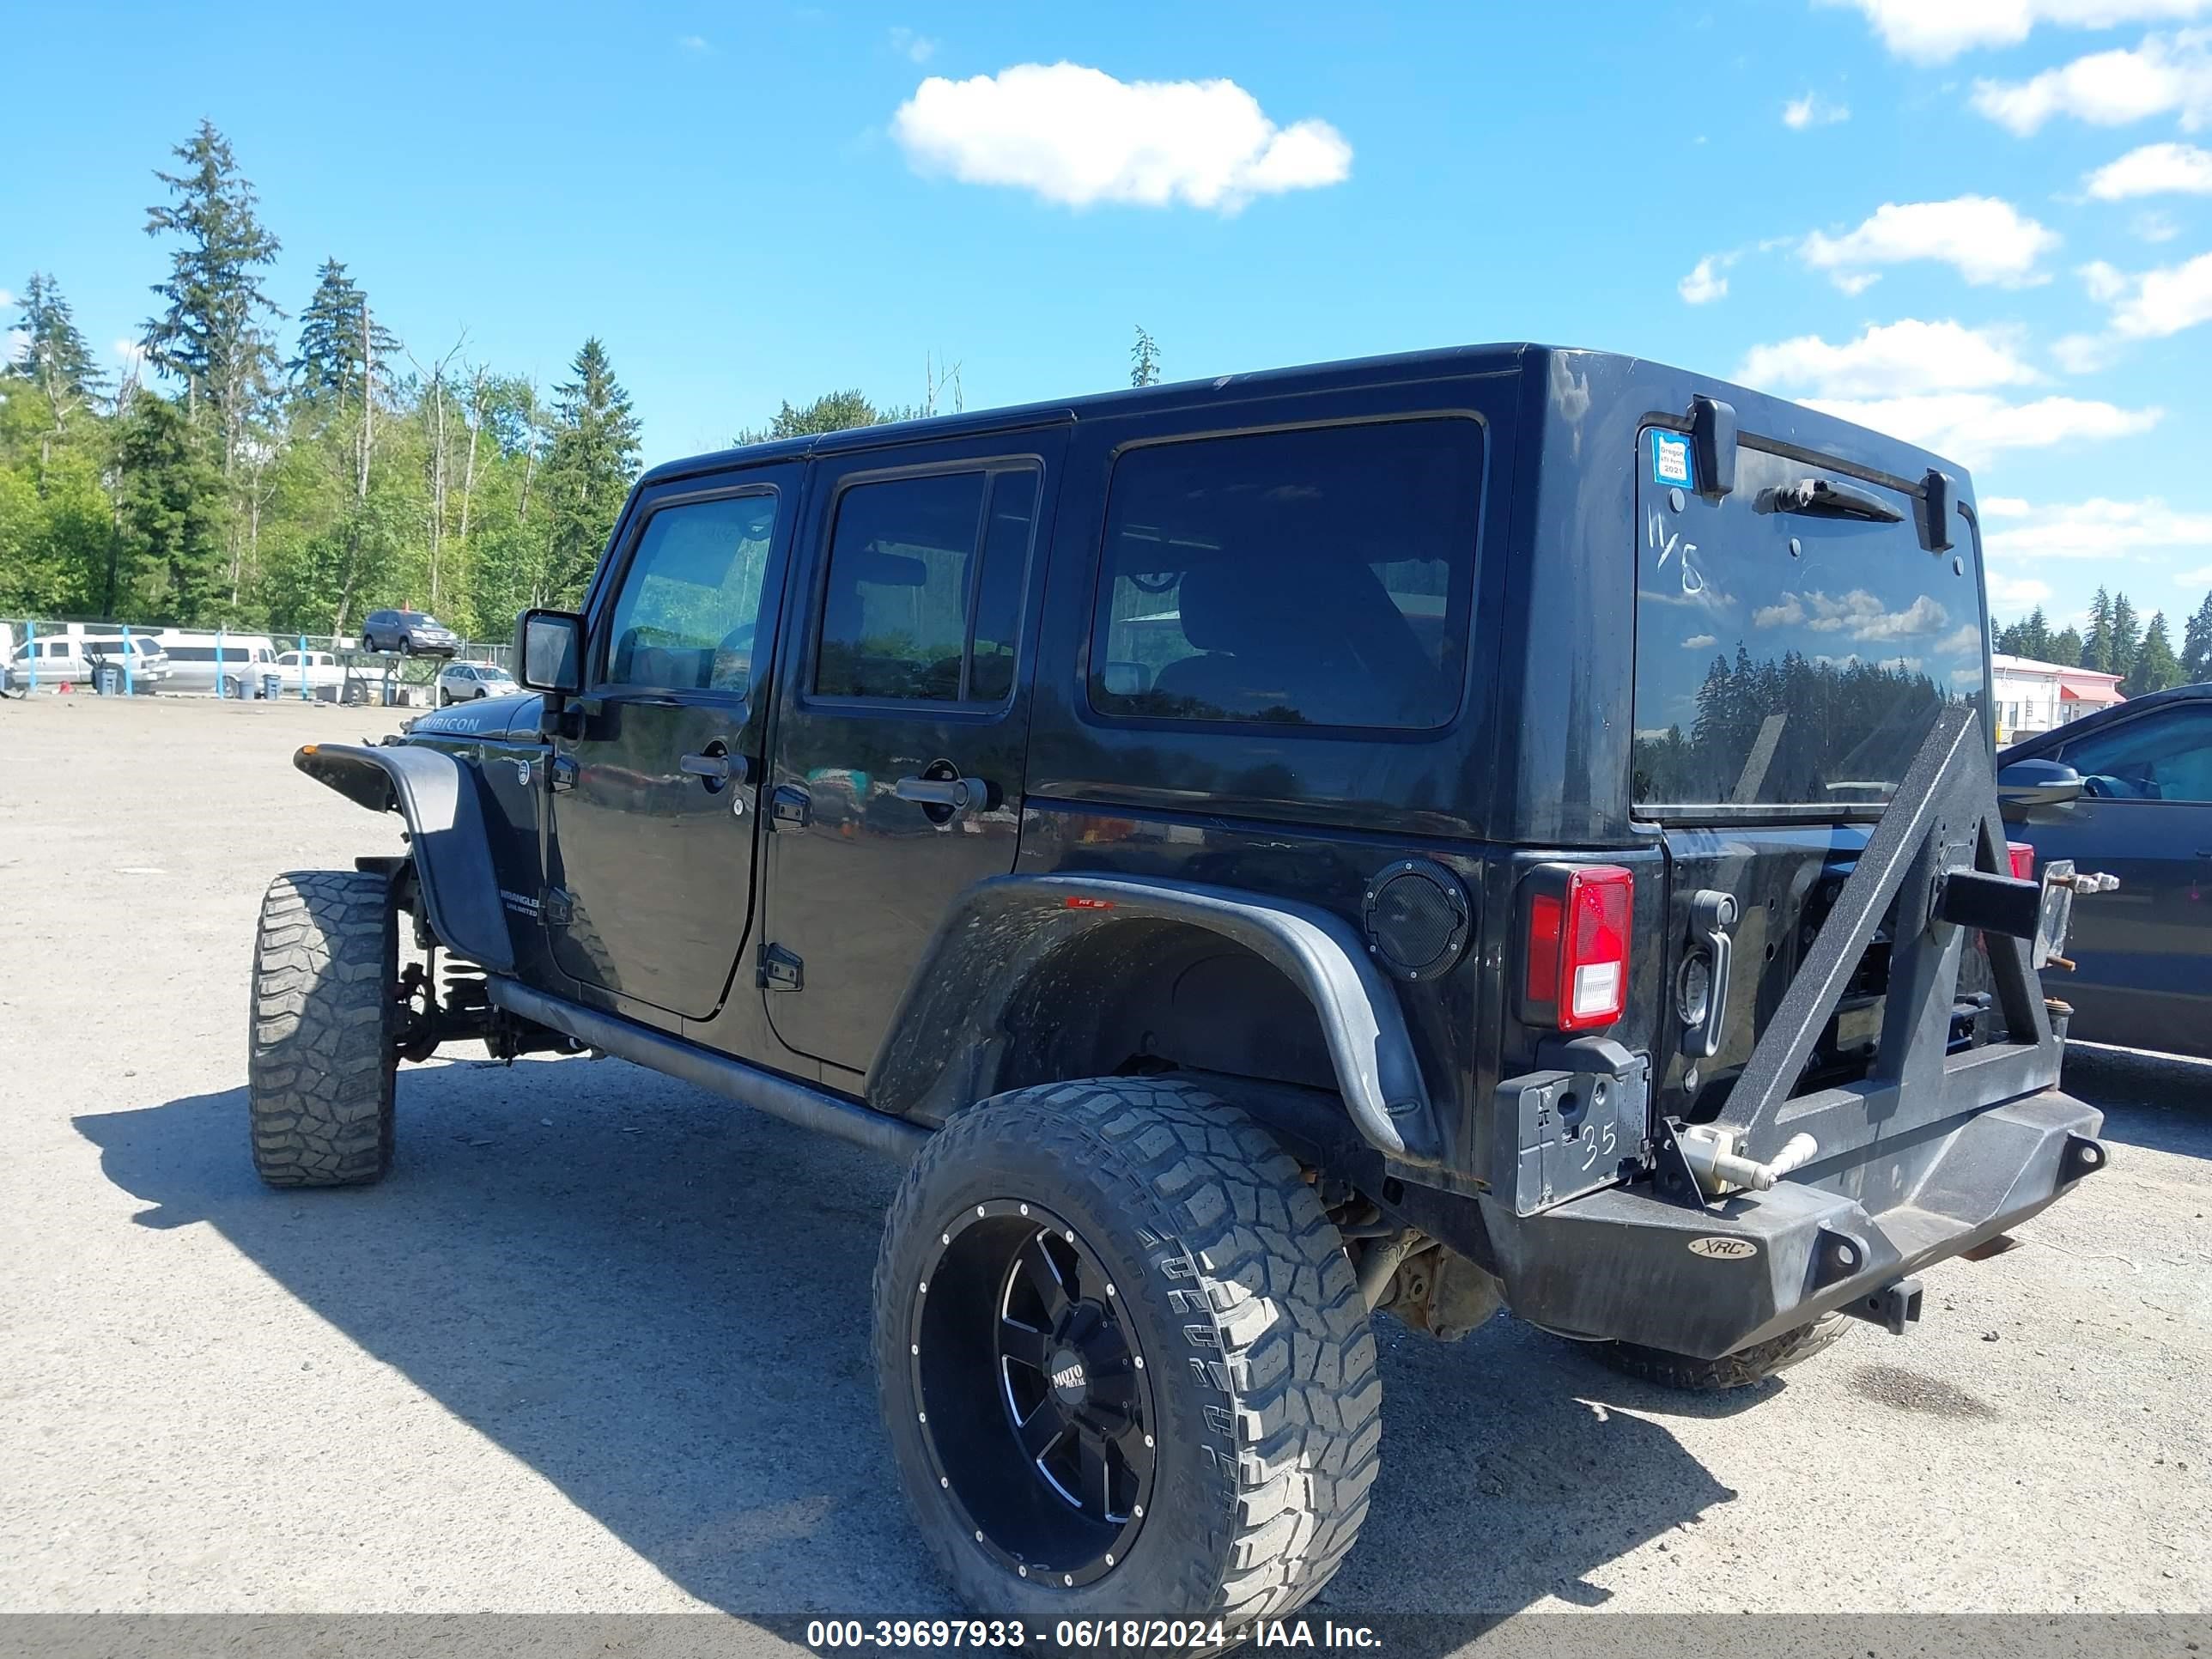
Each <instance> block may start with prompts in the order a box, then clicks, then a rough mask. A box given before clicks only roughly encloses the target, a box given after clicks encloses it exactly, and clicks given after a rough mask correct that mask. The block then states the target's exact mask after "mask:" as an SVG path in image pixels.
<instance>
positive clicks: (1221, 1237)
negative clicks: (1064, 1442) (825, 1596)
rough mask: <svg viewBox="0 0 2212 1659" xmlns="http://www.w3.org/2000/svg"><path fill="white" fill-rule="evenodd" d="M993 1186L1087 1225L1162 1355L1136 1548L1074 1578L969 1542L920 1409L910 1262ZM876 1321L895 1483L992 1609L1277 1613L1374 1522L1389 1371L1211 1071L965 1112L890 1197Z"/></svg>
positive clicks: (1349, 1285) (1326, 1229)
mask: <svg viewBox="0 0 2212 1659" xmlns="http://www.w3.org/2000/svg"><path fill="white" fill-rule="evenodd" d="M987 1200H1024V1201H1027V1202H1032V1203H1035V1204H1038V1205H1042V1206H1046V1207H1047V1208H1048V1209H1049V1210H1050V1211H1051V1212H1054V1214H1056V1215H1057V1216H1059V1217H1061V1218H1065V1220H1066V1224H1067V1225H1069V1226H1071V1227H1073V1228H1075V1229H1078V1230H1079V1231H1080V1232H1081V1235H1082V1237H1083V1238H1084V1241H1085V1243H1086V1244H1087V1245H1088V1247H1089V1248H1090V1249H1092V1250H1094V1251H1095V1252H1097V1255H1098V1256H1099V1257H1100V1258H1101V1259H1102V1260H1103V1261H1104V1263H1105V1264H1106V1265H1107V1267H1108V1270H1109V1273H1111V1274H1112V1275H1113V1276H1115V1278H1117V1279H1118V1280H1119V1304H1120V1310H1121V1318H1122V1319H1123V1320H1124V1321H1125V1322H1127V1324H1128V1325H1129V1327H1130V1328H1132V1330H1133V1333H1134V1334H1135V1336H1136V1338H1137V1340H1138V1343H1139V1347H1140V1350H1141V1351H1142V1352H1149V1353H1151V1354H1152V1355H1153V1356H1154V1358H1153V1361H1152V1371H1151V1375H1152V1378H1153V1383H1152V1388H1153V1398H1154V1402H1155V1404H1154V1411H1155V1413H1156V1421H1157V1424H1158V1428H1157V1437H1158V1451H1157V1453H1156V1459H1157V1461H1156V1462H1155V1463H1154V1466H1153V1473H1152V1481H1153V1486H1152V1492H1153V1501H1152V1506H1151V1510H1150V1512H1149V1514H1148V1516H1147V1518H1146V1519H1145V1520H1144V1522H1142V1529H1141V1530H1140V1531H1139V1532H1138V1533H1137V1534H1136V1536H1135V1539H1134V1541H1133V1542H1132V1543H1130V1544H1129V1545H1128V1546H1127V1556H1126V1559H1123V1560H1122V1561H1121V1562H1120V1563H1119V1564H1118V1565H1115V1566H1113V1567H1111V1568H1110V1569H1109V1571H1106V1572H1105V1574H1104V1576H1103V1577H1100V1578H1098V1579H1097V1581H1096V1582H1094V1583H1089V1584H1084V1585H1078V1586H1077V1587H1075V1588H1073V1589H1068V1588H1066V1587H1064V1586H1063V1585H1061V1584H1060V1583H1058V1582H1057V1581H1055V1582H1054V1583H1051V1584H1049V1585H1048V1584H1046V1583H1041V1582H1040V1581H1039V1578H1038V1577H1036V1576H1032V1577H1029V1578H1027V1579H1023V1578H1021V1577H1018V1576H1017V1572H1016V1571H1015V1570H1012V1569H1010V1568H1009V1567H1008V1566H1006V1565H1002V1563H1001V1560H1000V1559H999V1558H996V1557H994V1555H992V1554H990V1553H987V1552H986V1551H985V1549H984V1548H983V1547H981V1546H980V1545H979V1544H977V1543H976V1542H975V1534H974V1532H973V1530H972V1528H970V1526H969V1520H968V1517H967V1516H966V1515H965V1512H964V1511H963V1510H961V1509H960V1508H959V1507H958V1505H957V1501H955V1500H954V1499H953V1498H950V1497H948V1494H947V1492H946V1491H945V1487H944V1486H943V1483H942V1481H941V1480H940V1478H939V1476H938V1475H937V1474H935V1473H934V1465H933V1462H932V1456H931V1451H930V1448H929V1445H928V1443H926V1442H925V1440H924V1439H923V1430H922V1429H921V1426H920V1425H919V1424H918V1421H917V1413H916V1410H915V1403H916V1389H915V1380H914V1371H913V1369H912V1366H911V1363H910V1360H909V1354H910V1352H912V1351H911V1350H910V1347H909V1341H908V1338H909V1333H910V1331H911V1330H912V1329H913V1328H914V1327H913V1324H912V1321H913V1318H914V1314H915V1297H916V1296H917V1278H918V1272H917V1267H918V1264H921V1263H923V1262H926V1261H927V1260H928V1259H929V1256H928V1252H929V1249H930V1248H931V1247H933V1246H934V1245H936V1244H937V1243H938V1242H939V1231H940V1229H941V1228H942V1227H944V1226H945V1225H946V1222H947V1220H948V1218H952V1217H956V1216H960V1215H963V1214H964V1213H965V1212H966V1210H967V1209H968V1207H969V1206H974V1205H976V1204H978V1203H981V1202H985V1201H987ZM875 1319H876V1334H875V1346H876V1364H877V1375H878V1389H879V1391H880V1395H881V1399H882V1403H883V1408H884V1423H885V1426H886V1429H887V1431H888V1433H889V1435H890V1443H891V1449H892V1453H893V1456H894V1460H895V1462H896V1465H897V1468H898V1471H899V1477H900V1482H901V1485H902V1486H903V1487H904V1488H905V1491H906V1495H907V1498H908V1504H909V1505H910V1506H911V1508H912V1510H914V1512H915V1516H917V1518H918V1519H919V1521H920V1522H921V1532H922V1534H923V1536H924V1538H925V1539H926V1540H927V1542H928V1545H929V1547H930V1549H931V1550H932V1552H933V1553H934V1554H935V1555H936V1557H937V1559H938V1560H939V1563H940V1564H941V1565H943V1566H944V1568H945V1572H946V1574H947V1576H948V1577H950V1578H951V1582H952V1583H953V1586H954V1588H955V1589H956V1591H957V1594H958V1595H960V1597H961V1598H962V1599H963V1601H965V1602H966V1603H967V1604H968V1605H969V1606H970V1607H975V1609H977V1610H978V1611H979V1612H981V1613H986V1614H988V1615H993V1616H1012V1615H1022V1616H1027V1617H1029V1618H1030V1619H1031V1620H1036V1619H1045V1618H1049V1619H1057V1618H1062V1617H1067V1618H1082V1617H1086V1616H1100V1615H1107V1614H1113V1615H1120V1614H1124V1613H1143V1614H1147V1615H1151V1616H1155V1617H1163V1616H1164V1617H1169V1618H1178V1617H1180V1618H1201V1619H1205V1620H1215V1619H1218V1620H1221V1621H1222V1622H1223V1624H1224V1626H1225V1627H1230V1626H1237V1625H1241V1624H1244V1623H1247V1622H1249V1621H1250V1620H1255V1619H1260V1618H1276V1617H1280V1616H1282V1615H1285V1614H1287V1613H1290V1612H1291V1610H1292V1609H1294V1608H1296V1607H1298V1606H1300V1605H1301V1604H1302V1603H1304V1601H1307V1600H1308V1599H1309V1598H1310V1597H1311V1596H1312V1595H1315V1594H1316V1592H1317V1591H1318V1590H1320V1589H1321V1588H1322V1586H1323V1585H1324V1584H1326V1583H1328V1580H1329V1578H1330V1577H1331V1576H1332V1575H1333V1574H1334V1572H1335V1571H1336V1570H1337V1567H1338V1566H1339V1565H1340V1563H1341V1562H1342V1561H1343V1559H1344V1558H1345V1555H1346V1553H1347V1552H1349V1551H1350V1549H1351V1548H1352V1542H1353V1541H1354V1540H1355V1539H1356V1538H1357V1537H1358V1532H1359V1526H1360V1522H1362V1521H1364V1519H1365V1518H1366V1514H1367V1500H1368V1491H1369V1488H1370V1487H1371V1486H1373V1485H1374V1482H1375V1476H1376V1470H1377V1468H1379V1467H1380V1461H1381V1460H1380V1445H1381V1440H1382V1416H1381V1413H1382V1403H1383V1385H1382V1379H1381V1378H1380V1376H1378V1375H1377V1373H1376V1346H1375V1338H1374V1336H1373V1334H1372V1333H1371V1332H1370V1328H1369V1321H1368V1316H1367V1310H1366V1307H1365V1305H1364V1304H1363V1302H1362V1301H1361V1299H1360V1296H1359V1291H1358V1285H1357V1284H1356V1283H1355V1281H1354V1279H1353V1276H1352V1268H1351V1267H1350V1265H1349V1263H1348V1262H1347V1261H1346V1259H1345V1255H1344V1246H1343V1241H1342V1240H1341V1238H1340V1237H1339V1236H1338V1234H1337V1231H1336V1229H1335V1227H1334V1225H1333V1224H1332V1223H1331V1222H1330V1220H1329V1218H1328V1215H1327V1214H1326V1213H1325V1212H1323V1211H1322V1206H1321V1203H1320V1200H1318V1198H1317V1197H1316V1194H1315V1192H1314V1189H1313V1188H1312V1187H1311V1186H1310V1184H1308V1182H1306V1181H1305V1179H1304V1175H1303V1173H1302V1172H1301V1170H1299V1168H1298V1165H1297V1164H1296V1163H1294V1162H1293V1161H1292V1160H1291V1158H1289V1157H1288V1156H1287V1155H1286V1154H1285V1152H1283V1151H1282V1149H1281V1147H1280V1146H1279V1145H1278V1144H1277V1143H1276V1141H1275V1140H1274V1139H1273V1137H1272V1136H1271V1135H1269V1134H1268V1133H1267V1131H1266V1130H1265V1129H1263V1128H1261V1127H1260V1126H1259V1125H1258V1124H1256V1123H1255V1122H1254V1121H1252V1120H1251V1119H1250V1118H1249V1117H1247V1116H1246V1115H1244V1114H1243V1112H1241V1111H1239V1110H1237V1109H1236V1108H1235V1107H1233V1106H1230V1105H1228V1104H1226V1103H1224V1102H1222V1101H1221V1100H1219V1099H1218V1098H1216V1097H1213V1096H1212V1095H1210V1094H1207V1093H1206V1092H1205V1091H1201V1090H1199V1089H1196V1088H1194V1087H1191V1086H1188V1085H1182V1084H1176V1083H1172V1082H1164V1081H1160V1080H1156V1079H1136V1078H1097V1079H1088V1080H1085V1081H1081V1082H1073V1083H1061V1084H1052V1085H1044V1086H1042V1087H1038V1088H1033V1089H1024V1090H1018V1091H1015V1092H1013V1093H1012V1094H1006V1095H1001V1096H999V1097H995V1098H994V1099H992V1100H990V1101H987V1102H985V1103H982V1104H981V1105H979V1106H976V1107H975V1108H973V1109H969V1111H967V1112H965V1113H963V1114H961V1115H958V1116H957V1117H956V1118H954V1119H953V1120H952V1121H951V1123H949V1124H948V1125H947V1126H946V1127H945V1128H944V1129H943V1130H941V1131H940V1132H939V1133H938V1134H937V1135H936V1136H934V1137H933V1139H931V1140H930V1141H929V1142H928V1144H927V1146H924V1147H923V1149H922V1151H921V1153H920V1154H919V1156H918V1157H917V1158H915V1163H914V1164H913V1166H912V1168H911V1169H910V1170H908V1174H907V1176H906V1179H905V1181H904V1182H903V1183H902V1185H901V1187H900V1188H899V1191H898V1194H897V1196H896V1199H895V1200H893V1202H892V1205H891V1207H890V1216H889V1218H888V1221H887V1225H886V1226H885V1229H884V1242H883V1249H882V1253H881V1255H880V1256H879V1257H878V1262H877V1267H876V1278H875ZM997 1403H998V1402H997V1401H992V1400H986V1401H978V1402H977V1407H978V1409H984V1410H988V1409H992V1408H993V1407H995V1406H996V1405H997Z"/></svg>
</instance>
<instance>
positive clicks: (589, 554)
mask: <svg viewBox="0 0 2212 1659" xmlns="http://www.w3.org/2000/svg"><path fill="white" fill-rule="evenodd" d="M571 373H573V374H574V376H575V378H574V380H570V381H569V382H568V383H567V384H566V385H564V386H561V387H560V388H559V389H558V393H559V395H558V400H557V403H556V408H555V413H554V423H553V444H552V447H551V449H550V451H548V453H547V454H546V457H545V483H544V490H545V501H546V506H547V508H548V513H549V524H548V531H547V542H546V562H545V567H544V571H543V572H542V573H541V575H540V579H539V581H538V584H537V588H538V593H537V603H538V604H540V605H544V604H548V603H551V602H554V601H556V600H559V599H574V598H576V597H578V596H579V595H580V594H581V593H582V592H583V591H584V585H585V584H586V582H587V581H589V580H591V575H592V568H593V567H594V566H595V565H597V564H598V562H599V550H600V549H601V548H603V547H604V546H605V544H606V539H607V534H608V532H610V531H611V530H612V529H613V528H614V522H615V515H616V514H617V513H618V512H620V511H621V509H622V503H623V496H624V495H627V494H628V493H629V487H630V483H631V481H632V480H634V479H635V477H637V417H636V416H634V415H632V414H631V413H630V405H629V393H628V392H625V391H623V388H622V385H621V383H620V382H619V381H617V380H616V379H615V374H614V368H613V365H612V364H611V363H610V362H608V361H607V351H606V348H605V346H603V345H601V344H600V343H599V337H597V336H596V335H594V336H593V337H591V338H590V339H587V340H586V341H585V342H584V346H583V349H582V350H580V351H579V352H578V353H577V354H576V361H575V362H574V365H573V366H572V368H571Z"/></svg>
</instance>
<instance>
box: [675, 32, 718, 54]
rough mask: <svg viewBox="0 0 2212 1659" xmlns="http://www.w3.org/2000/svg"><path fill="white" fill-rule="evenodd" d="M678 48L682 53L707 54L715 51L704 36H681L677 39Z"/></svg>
mask: <svg viewBox="0 0 2212 1659" xmlns="http://www.w3.org/2000/svg"><path fill="white" fill-rule="evenodd" d="M676 46H677V49H678V51H680V52H712V51H714V47H713V46H711V45H709V44H708V40H707V37H706V36H705V35H703V34H679V35H678V36H677V37H676Z"/></svg>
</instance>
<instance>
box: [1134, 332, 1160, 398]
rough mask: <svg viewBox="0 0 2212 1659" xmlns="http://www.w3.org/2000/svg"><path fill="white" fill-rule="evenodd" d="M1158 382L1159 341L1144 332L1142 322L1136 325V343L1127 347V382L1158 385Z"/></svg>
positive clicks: (1135, 384) (1138, 384)
mask: <svg viewBox="0 0 2212 1659" xmlns="http://www.w3.org/2000/svg"><path fill="white" fill-rule="evenodd" d="M1159 383H1160V343H1159V342H1158V340H1155V339H1154V338H1152V336H1151V335H1149V334H1147V333H1146V332H1145V325H1143V324H1142V323H1139V324H1138V325H1137V343H1136V344H1134V345H1133V346H1131V347H1130V348H1129V384H1130V385H1131V386H1158V384H1159Z"/></svg>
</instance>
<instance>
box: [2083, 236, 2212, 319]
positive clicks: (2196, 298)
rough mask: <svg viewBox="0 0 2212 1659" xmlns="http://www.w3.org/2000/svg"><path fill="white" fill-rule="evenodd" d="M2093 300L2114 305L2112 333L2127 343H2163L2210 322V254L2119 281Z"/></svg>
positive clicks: (2211, 265)
mask: <svg viewBox="0 0 2212 1659" xmlns="http://www.w3.org/2000/svg"><path fill="white" fill-rule="evenodd" d="M2115 274H2117V273H2115ZM2094 297H2096V298H2099V299H2102V300H2107V301H2115V302H2116V303H2115V304H2114V305H2113V307H2112V331H2113V332H2114V333H2116V334H2118V335H2121V336H2122V337H2125V338H2127V339H2130V340H2156V339H2163V338H2164V337H2166V335H2169V334H2179V333H2180V332H2181V331H2182V330H2183V329H2185V328H2194V327H2195V326H2196V325H2197V324H2199V323H2202V322H2212V253H2200V254H2198V255H2197V257H2196V258H2194V259H2191V260H2189V261H2188V262H2187V263H2185V264H2179V265H2165V266H2161V267H2160V269H2158V270H2147V271H2145V272H2144V273H2143V274H2142V276H2127V277H2123V278H2122V279H2121V282H2120V285H2119V287H2118V288H2117V289H2108V290H2107V291H2106V292H2105V293H2102V294H2097V295H2095V296H2094Z"/></svg>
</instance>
